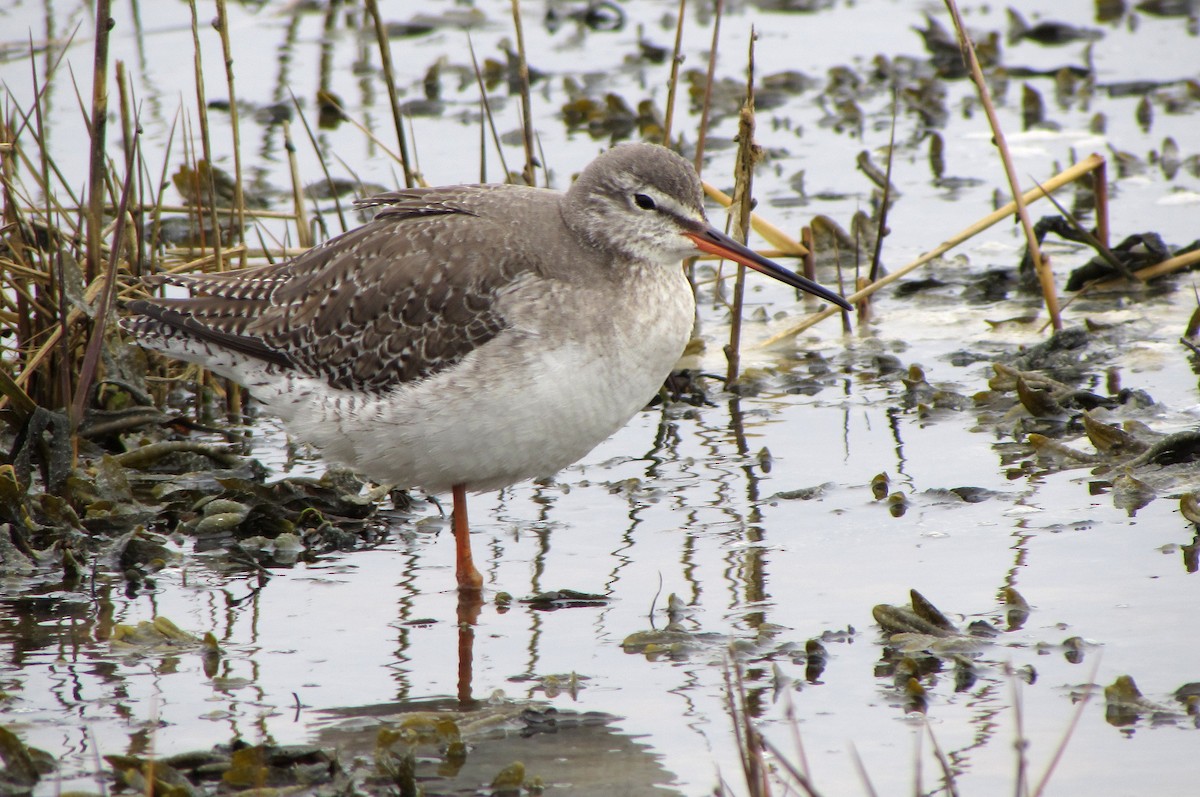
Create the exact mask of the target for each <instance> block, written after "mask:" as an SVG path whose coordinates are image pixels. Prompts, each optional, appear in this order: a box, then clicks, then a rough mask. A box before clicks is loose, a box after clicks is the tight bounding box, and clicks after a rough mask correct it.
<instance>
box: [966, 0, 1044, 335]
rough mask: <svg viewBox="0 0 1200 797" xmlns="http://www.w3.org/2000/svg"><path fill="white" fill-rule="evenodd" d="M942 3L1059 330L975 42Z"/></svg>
mask: <svg viewBox="0 0 1200 797" xmlns="http://www.w3.org/2000/svg"><path fill="white" fill-rule="evenodd" d="M945 3H946V8H947V9H949V11H950V16H951V17H952V18H953V21H954V30H955V33H956V34H957V35H958V43H959V46H960V47H961V48H962V51H963V59H964V60H965V61H966V62H967V65H968V67H969V68H970V72H971V80H972V81H973V82H974V83H975V87H976V89H977V90H978V91H979V99H980V101H981V102H982V103H983V110H984V113H985V114H987V118H988V124H989V125H990V126H991V128H992V136H993V137H994V139H995V142H996V150H997V152H999V153H1000V161H1001V163H1002V164H1003V165H1004V173H1005V175H1006V176H1007V177H1008V185H1009V189H1010V190H1011V192H1012V196H1013V202H1014V203H1015V205H1016V211H1017V216H1018V217H1019V218H1020V220H1021V227H1022V229H1023V230H1024V231H1025V241H1026V243H1027V244H1028V246H1029V254H1030V256H1031V257H1032V258H1033V268H1034V270H1035V271H1036V272H1037V276H1038V281H1039V282H1040V283H1041V286H1042V297H1043V299H1044V300H1045V303H1046V311H1047V312H1048V313H1049V314H1050V322H1051V323H1052V324H1053V325H1054V329H1055V330H1056V331H1057V330H1060V329H1062V315H1061V313H1060V312H1059V308H1058V294H1057V292H1056V290H1055V287H1054V274H1053V272H1052V271H1051V270H1050V268H1049V266H1048V265H1047V263H1046V261H1045V259H1044V258H1043V257H1042V251H1041V248H1040V247H1039V246H1038V242H1037V236H1036V235H1035V234H1034V232H1033V222H1032V221H1030V219H1029V212H1028V211H1027V210H1026V209H1025V202H1024V201H1023V200H1022V194H1021V182H1020V180H1019V179H1018V178H1017V171H1016V167H1015V166H1013V162H1012V154H1011V153H1010V152H1009V151H1008V143H1007V142H1006V141H1005V139H1004V130H1003V129H1002V128H1001V127H1000V120H999V118H998V117H997V116H996V108H995V106H994V105H993V104H992V95H991V92H990V91H988V87H987V81H986V80H984V77H983V69H982V68H980V66H979V59H978V58H976V57H975V45H974V44H973V43H972V42H971V37H970V36H968V35H967V29H966V26H965V25H963V21H962V17H961V16H959V13H958V4H957V3H955V1H954V0H945Z"/></svg>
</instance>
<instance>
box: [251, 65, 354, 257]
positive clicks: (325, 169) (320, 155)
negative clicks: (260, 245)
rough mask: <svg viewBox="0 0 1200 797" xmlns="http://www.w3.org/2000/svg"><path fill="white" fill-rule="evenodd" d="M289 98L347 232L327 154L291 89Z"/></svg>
mask: <svg viewBox="0 0 1200 797" xmlns="http://www.w3.org/2000/svg"><path fill="white" fill-rule="evenodd" d="M288 96H290V97H291V98H292V107H294V108H295V109H296V116H298V117H299V118H300V124H302V125H304V133H305V135H307V136H308V143H309V146H311V147H312V150H313V152H315V153H316V155H317V163H318V164H319V165H320V166H321V173H322V174H324V175H325V184H326V185H327V186H329V195H330V196H331V197H333V207H334V209H335V210H336V211H337V217H338V224H340V225H341V227H342V232H346V230H347V229H349V228H348V227H347V226H346V213H345V211H344V210H343V209H342V200H341V198H340V197H339V196H338V192H337V191H336V190H335V188H334V185H333V175H332V174H330V173H329V164H328V163H326V161H325V152H324V150H322V149H321V145H320V144H319V143H317V136H316V134H315V133H313V130H312V126H311V125H310V124H309V123H308V116H307V115H306V114H305V113H304V109H303V108H301V107H300V101H299V100H297V99H296V95H295V94H293V93H292V91H291V89H288ZM287 217H288V218H295V214H288V216H287ZM248 251H249V250H247V252H248Z"/></svg>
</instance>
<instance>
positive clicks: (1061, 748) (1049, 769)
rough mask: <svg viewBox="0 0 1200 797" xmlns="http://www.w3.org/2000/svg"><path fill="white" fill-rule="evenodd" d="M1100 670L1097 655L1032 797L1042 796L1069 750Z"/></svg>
mask: <svg viewBox="0 0 1200 797" xmlns="http://www.w3.org/2000/svg"><path fill="white" fill-rule="evenodd" d="M1099 671H1100V656H1099V655H1097V656H1096V657H1095V660H1094V661H1093V662H1092V671H1091V673H1090V674H1089V675H1088V679H1087V686H1086V687H1084V690H1083V697H1081V698H1080V699H1079V702H1078V703H1076V704H1075V710H1074V711H1073V712H1071V720H1070V722H1068V723H1067V729H1066V730H1065V731H1064V732H1063V738H1062V741H1061V742H1059V743H1058V746H1057V747H1055V748H1054V754H1053V755H1052V756H1050V763H1049V764H1047V765H1046V771H1045V772H1044V773H1042V777H1041V778H1040V779H1039V780H1038V782H1037V785H1036V786H1034V787H1033V793H1032V795H1031V797H1041V795H1042V793H1043V792H1044V791H1045V789H1046V785H1047V784H1048V783H1049V782H1050V776H1051V775H1053V774H1054V770H1055V768H1056V767H1058V762H1059V761H1061V760H1062V757H1063V753H1065V752H1066V750H1067V743H1068V742H1070V741H1071V737H1072V736H1073V735H1074V734H1075V728H1076V727H1077V726H1078V725H1079V720H1080V718H1081V717H1083V710H1084V709H1085V708H1087V704H1088V703H1089V702H1090V701H1091V699H1092V695H1093V694H1095V692H1096V673H1097V672H1099Z"/></svg>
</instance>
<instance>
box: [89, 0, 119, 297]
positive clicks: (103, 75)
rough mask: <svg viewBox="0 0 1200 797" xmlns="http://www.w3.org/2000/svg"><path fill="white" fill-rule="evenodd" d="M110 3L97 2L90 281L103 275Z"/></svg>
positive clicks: (91, 173) (93, 87)
mask: <svg viewBox="0 0 1200 797" xmlns="http://www.w3.org/2000/svg"><path fill="white" fill-rule="evenodd" d="M110 11H111V3H110V0H96V40H95V42H94V44H95V47H94V49H93V59H92V109H91V122H90V124H89V125H88V127H89V130H88V133H89V135H90V136H91V152H90V157H89V163H88V190H87V196H88V214H87V251H86V253H85V255H84V256H85V259H86V260H85V262H86V268H85V273H86V275H87V277H86V278H87V279H88V280H89V281H91V280H93V279H95V277H96V274H97V273H99V271H100V240H101V235H100V226H101V223H102V222H101V219H102V218H103V216H102V214H101V212H100V208H101V207H102V206H103V205H104V190H103V186H104V171H105V155H106V153H105V150H104V143H105V139H106V136H105V132H106V131H107V130H108V32H109V31H110V30H112V27H113V25H114V24H115V23H114V20H113V19H112V17H111V16H110V15H109V14H110Z"/></svg>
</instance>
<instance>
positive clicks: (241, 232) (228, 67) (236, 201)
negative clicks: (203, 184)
mask: <svg viewBox="0 0 1200 797" xmlns="http://www.w3.org/2000/svg"><path fill="white" fill-rule="evenodd" d="M213 23H214V25H215V27H216V29H217V33H218V34H220V36H221V55H222V56H223V57H224V60H225V85H226V87H227V89H228V91H229V127H230V133H231V134H232V136H233V207H234V209H235V210H236V211H237V228H236V230H237V231H236V232H235V233H234V235H233V240H234V241H239V242H241V241H244V240H245V234H246V199H245V194H244V193H243V186H242V140H241V132H240V128H239V126H238V104H237V92H236V91H234V88H233V48H232V46H231V45H230V43H229V15H228V14H227V13H226V11H225V0H217V18H216V19H215V20H214V21H213ZM213 204H216V203H215V202H214V203H213ZM239 265H241V266H245V265H246V262H245V261H244V260H243V261H241V262H240V263H239Z"/></svg>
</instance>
